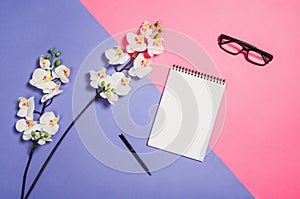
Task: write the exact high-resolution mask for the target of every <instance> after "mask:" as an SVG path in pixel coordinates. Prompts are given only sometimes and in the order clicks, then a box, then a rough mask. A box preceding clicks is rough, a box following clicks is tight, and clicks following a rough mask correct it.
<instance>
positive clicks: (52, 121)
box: [49, 117, 58, 125]
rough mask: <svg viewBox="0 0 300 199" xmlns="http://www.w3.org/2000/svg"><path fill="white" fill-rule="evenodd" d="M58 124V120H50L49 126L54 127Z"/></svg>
mask: <svg viewBox="0 0 300 199" xmlns="http://www.w3.org/2000/svg"><path fill="white" fill-rule="evenodd" d="M57 122H58V118H57V117H55V118H53V119H52V120H49V125H54V124H56V123H57Z"/></svg>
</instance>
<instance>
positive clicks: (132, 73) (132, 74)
mask: <svg viewBox="0 0 300 199" xmlns="http://www.w3.org/2000/svg"><path fill="white" fill-rule="evenodd" d="M128 74H129V75H130V76H132V77H135V76H136V74H135V68H134V67H132V68H130V69H129V71H128Z"/></svg>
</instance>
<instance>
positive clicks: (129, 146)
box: [119, 134, 151, 176]
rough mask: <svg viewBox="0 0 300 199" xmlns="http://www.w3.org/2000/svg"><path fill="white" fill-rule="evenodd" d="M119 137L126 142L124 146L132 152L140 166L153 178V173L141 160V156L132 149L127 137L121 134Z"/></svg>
mask: <svg viewBox="0 0 300 199" xmlns="http://www.w3.org/2000/svg"><path fill="white" fill-rule="evenodd" d="M119 137H120V138H121V140H122V141H123V142H124V144H125V145H126V147H127V148H128V149H129V151H130V152H131V154H132V155H133V156H134V157H135V159H136V160H137V161H138V162H139V164H140V165H141V166H142V167H143V169H144V170H145V171H146V172H147V173H148V174H149V175H150V176H151V173H150V171H149V169H148V167H147V166H146V165H145V163H144V162H143V160H142V159H141V158H140V156H138V154H137V153H136V152H135V150H134V149H133V148H132V146H131V145H130V144H129V142H128V141H127V139H126V138H125V136H124V135H123V134H120V135H119Z"/></svg>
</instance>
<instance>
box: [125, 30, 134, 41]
mask: <svg viewBox="0 0 300 199" xmlns="http://www.w3.org/2000/svg"><path fill="white" fill-rule="evenodd" d="M135 35H136V34H134V33H132V32H129V33H127V35H126V39H127V41H128V43H134V42H135Z"/></svg>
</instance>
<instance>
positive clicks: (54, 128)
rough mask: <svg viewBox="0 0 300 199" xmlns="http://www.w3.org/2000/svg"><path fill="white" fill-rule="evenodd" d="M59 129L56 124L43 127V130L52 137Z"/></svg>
mask: <svg viewBox="0 0 300 199" xmlns="http://www.w3.org/2000/svg"><path fill="white" fill-rule="evenodd" d="M58 129H59V125H58V124H55V125H43V126H42V130H43V131H45V132H47V133H49V134H50V135H54V134H55V133H57V131H58Z"/></svg>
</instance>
